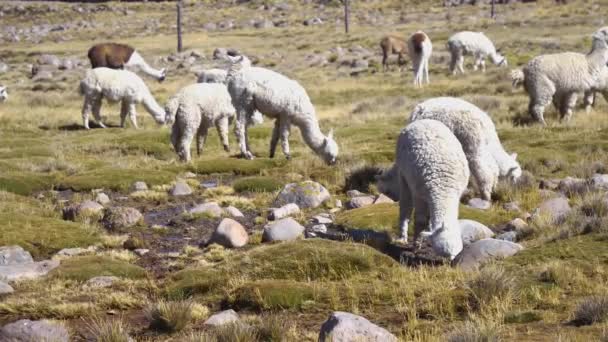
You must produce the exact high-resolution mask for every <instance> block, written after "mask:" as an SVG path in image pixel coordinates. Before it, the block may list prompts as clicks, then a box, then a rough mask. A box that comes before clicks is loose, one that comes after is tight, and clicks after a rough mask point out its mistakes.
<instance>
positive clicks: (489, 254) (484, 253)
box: [454, 239, 523, 271]
mask: <svg viewBox="0 0 608 342" xmlns="http://www.w3.org/2000/svg"><path fill="white" fill-rule="evenodd" d="M522 249H523V246H521V245H520V244H517V243H513V242H509V241H504V240H497V239H482V240H479V241H475V242H473V243H472V244H470V245H468V246H466V247H465V248H464V249H463V250H462V252H460V254H458V256H457V257H456V259H454V265H456V266H458V267H460V268H462V269H463V270H466V271H470V270H475V269H477V268H478V267H479V266H481V265H482V264H484V263H485V262H488V261H490V260H493V259H504V258H507V257H510V256H512V255H515V254H516V253H517V252H519V251H521V250H522Z"/></svg>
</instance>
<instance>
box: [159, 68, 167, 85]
mask: <svg viewBox="0 0 608 342" xmlns="http://www.w3.org/2000/svg"><path fill="white" fill-rule="evenodd" d="M165 78H167V69H166V68H162V69H160V73H159V75H158V82H162V81H164V80H165Z"/></svg>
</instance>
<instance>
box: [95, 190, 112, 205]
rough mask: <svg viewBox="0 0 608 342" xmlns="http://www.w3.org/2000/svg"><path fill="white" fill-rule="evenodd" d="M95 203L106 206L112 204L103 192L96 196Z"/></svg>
mask: <svg viewBox="0 0 608 342" xmlns="http://www.w3.org/2000/svg"><path fill="white" fill-rule="evenodd" d="M95 201H96V202H97V203H99V204H101V205H106V204H108V203H110V202H111V200H110V197H108V195H106V194H105V193H103V192H100V193H98V194H97V196H95Z"/></svg>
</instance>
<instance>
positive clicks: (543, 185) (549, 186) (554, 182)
mask: <svg viewBox="0 0 608 342" xmlns="http://www.w3.org/2000/svg"><path fill="white" fill-rule="evenodd" d="M559 182H560V180H559V179H542V180H541V181H540V184H539V188H540V189H545V190H557V188H558V187H559Z"/></svg>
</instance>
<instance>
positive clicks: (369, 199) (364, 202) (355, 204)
mask: <svg viewBox="0 0 608 342" xmlns="http://www.w3.org/2000/svg"><path fill="white" fill-rule="evenodd" d="M374 200H375V198H374V197H373V196H359V197H354V198H351V200H350V201H348V203H347V207H348V208H349V209H357V208H363V207H367V206H369V205H372V204H374Z"/></svg>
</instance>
